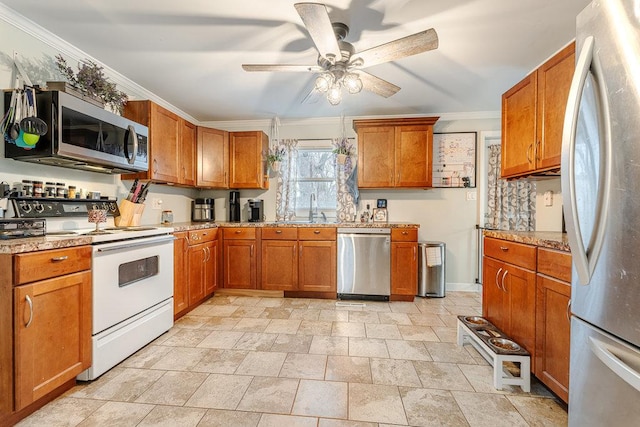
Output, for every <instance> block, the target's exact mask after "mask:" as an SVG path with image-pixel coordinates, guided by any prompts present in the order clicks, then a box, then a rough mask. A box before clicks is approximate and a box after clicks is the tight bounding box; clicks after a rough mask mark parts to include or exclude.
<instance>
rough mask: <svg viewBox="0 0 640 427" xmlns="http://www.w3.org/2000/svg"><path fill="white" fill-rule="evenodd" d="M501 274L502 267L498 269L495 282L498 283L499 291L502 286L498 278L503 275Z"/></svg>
mask: <svg viewBox="0 0 640 427" xmlns="http://www.w3.org/2000/svg"><path fill="white" fill-rule="evenodd" d="M501 272H502V267H500V268H499V269H498V272H497V273H496V280H495V282H496V287H497V288H498V289H500V285H499V284H498V276H499V275H500V273H501Z"/></svg>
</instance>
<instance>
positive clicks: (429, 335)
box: [398, 325, 440, 342]
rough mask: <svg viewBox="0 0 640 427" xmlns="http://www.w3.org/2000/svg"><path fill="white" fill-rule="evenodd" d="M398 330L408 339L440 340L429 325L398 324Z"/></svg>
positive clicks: (403, 337)
mask: <svg viewBox="0 0 640 427" xmlns="http://www.w3.org/2000/svg"><path fill="white" fill-rule="evenodd" d="M398 330H399V331H400V334H402V339H404V340H406V341H436V342H438V341H440V339H439V338H438V336H437V335H436V333H435V332H433V329H431V327H429V326H413V325H398Z"/></svg>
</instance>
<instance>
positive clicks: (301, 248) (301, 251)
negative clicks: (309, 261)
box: [300, 245, 302, 258]
mask: <svg viewBox="0 0 640 427" xmlns="http://www.w3.org/2000/svg"><path fill="white" fill-rule="evenodd" d="M300 258H302V245H300Z"/></svg>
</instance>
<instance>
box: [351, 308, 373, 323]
mask: <svg viewBox="0 0 640 427" xmlns="http://www.w3.org/2000/svg"><path fill="white" fill-rule="evenodd" d="M349 322H356V323H366V324H372V323H380V319H379V318H378V313H376V312H375V311H350V312H349Z"/></svg>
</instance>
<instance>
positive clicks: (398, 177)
mask: <svg viewBox="0 0 640 427" xmlns="http://www.w3.org/2000/svg"><path fill="white" fill-rule="evenodd" d="M398 182H400V172H398Z"/></svg>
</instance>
